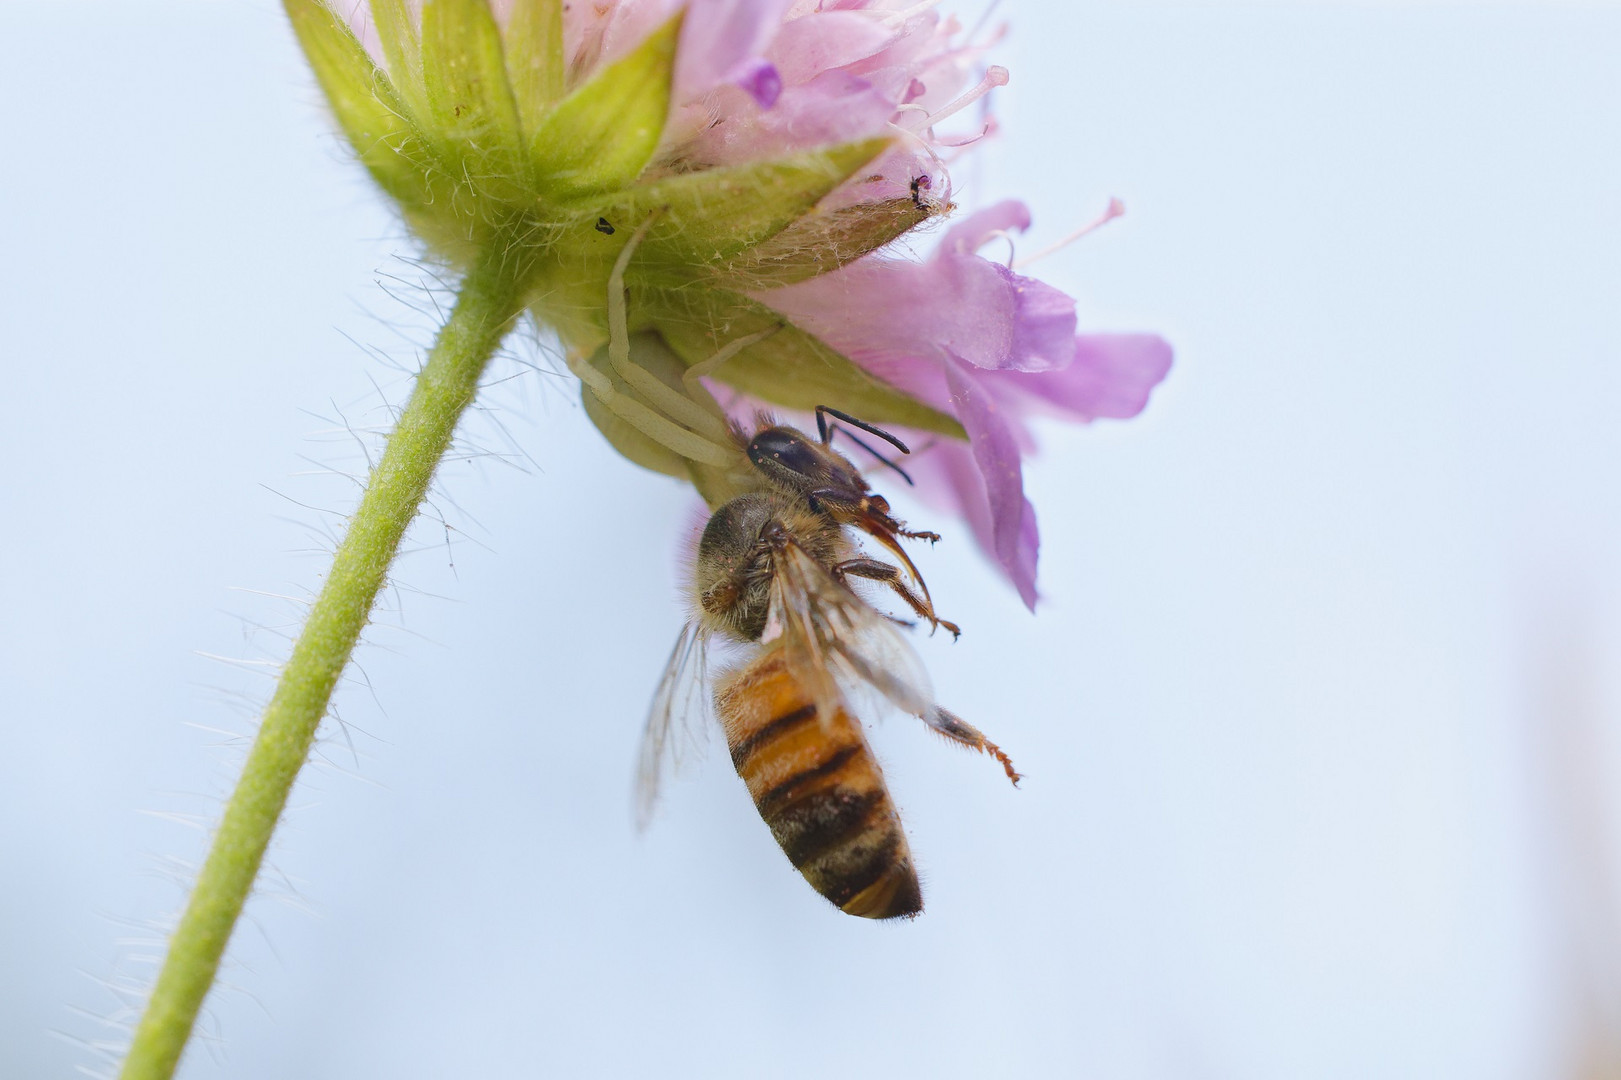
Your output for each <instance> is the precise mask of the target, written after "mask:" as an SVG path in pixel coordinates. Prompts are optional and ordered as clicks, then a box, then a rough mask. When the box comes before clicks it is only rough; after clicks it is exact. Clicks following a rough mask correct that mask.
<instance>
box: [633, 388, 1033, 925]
mask: <svg viewBox="0 0 1621 1080" xmlns="http://www.w3.org/2000/svg"><path fill="white" fill-rule="evenodd" d="M828 415H832V416H835V417H837V418H839V419H841V420H844V421H845V422H847V423H849V424H852V425H853V426H856V427H859V428H861V429H863V430H866V431H869V432H871V433H873V434H875V435H877V436H879V437H881V438H883V439H885V440H886V441H888V442H890V443H891V444H893V445H895V446H896V447H897V448H898V449H899V450H900V451H901V452H902V453H905V452H907V450H906V447H905V445H904V444H902V443H900V442H899V440H897V439H895V438H894V437H893V436H890V435H888V434H887V433H885V432H882V431H879V430H878V429H876V428H872V427H870V426H869V425H866V424H864V423H862V422H861V421H857V420H854V419H853V418H851V417H848V416H846V415H845V414H843V413H839V412H837V411H836V410H832V409H828V408H825V407H823V408H819V409H818V410H817V427H818V434H819V435H820V437H821V438H820V441H819V442H816V441H812V440H811V439H810V437H809V436H807V435H805V434H804V433H802V432H800V431H798V430H797V429H795V428H792V427H787V426H784V425H777V424H769V423H767V424H764V425H762V426H761V427H760V429H759V430H758V431H756V433H755V435H754V436H753V438H752V439H750V440H749V442H748V445H747V453H748V456H749V458H750V460H751V461H752V462H753V463H754V465H755V467H756V469H757V470H758V471H759V473H760V474H761V486H760V489H759V490H756V491H751V492H748V493H746V494H742V495H739V496H737V497H736V498H734V499H732V500H731V501H730V502H727V503H726V504H724V505H723V506H721V507H720V509H718V510H716V511H715V513H714V514H713V515H712V516H711V517H710V519H709V521H708V523H707V524H706V525H705V527H704V530H703V534H702V537H701V538H700V540H699V543H698V551H697V557H696V559H695V560H694V565H693V567H692V590H691V591H692V601H693V607H694V617H693V619H692V620H691V621H690V622H689V623H688V624H687V626H686V627H685V629H684V630H683V631H682V633H681V636H680V638H679V639H678V640H677V642H676V647H675V649H674V651H673V652H672V653H671V656H670V661H669V664H668V665H667V667H666V669H665V674H664V677H663V679H662V680H661V682H660V684H659V687H658V690H657V692H656V693H655V695H654V699H653V705H652V708H651V710H650V711H649V714H648V721H647V729H646V731H645V733H644V735H643V741H642V756H641V763H640V769H639V780H638V798H639V805H638V811H639V818H640V820H641V822H642V823H643V824H645V823H646V820H647V818H648V816H649V815H650V813H651V810H652V806H653V802H654V800H655V799H656V796H657V789H658V783H659V779H660V776H661V774H662V772H663V771H664V768H665V766H666V765H667V763H668V762H669V760H670V759H671V758H672V757H673V756H675V746H674V738H673V736H674V734H675V732H676V729H677V723H676V721H677V718H678V717H683V716H685V715H686V713H687V712H689V711H691V710H692V709H693V707H694V706H695V705H696V706H697V707H699V708H704V707H712V709H713V712H714V714H715V716H716V717H717V718H718V720H719V722H720V726H721V728H722V730H723V731H724V732H725V734H726V742H727V745H728V747H729V749H730V751H731V758H732V765H733V767H734V768H736V770H737V773H738V775H739V776H740V777H741V778H742V779H743V782H744V784H745V785H746V786H747V788H748V791H749V795H750V797H751V798H752V799H753V800H754V804H755V807H756V808H757V809H758V810H759V812H760V817H761V818H762V819H764V821H765V823H766V825H767V826H768V827H769V828H770V829H771V833H772V836H773V837H774V838H775V839H776V841H777V843H778V844H779V845H780V846H781V848H782V850H783V854H785V855H786V856H787V857H788V861H789V862H790V863H791V864H792V865H793V867H794V868H795V869H796V870H798V871H799V872H800V874H801V875H803V876H804V878H805V880H806V881H807V882H809V883H810V885H811V887H812V888H814V889H815V890H816V891H817V892H818V893H820V894H821V895H822V896H823V897H825V898H826V899H828V900H829V901H831V902H832V903H833V904H834V905H836V906H837V907H839V908H840V909H841V910H843V911H845V912H847V913H849V914H851V915H858V916H862V917H864V918H871V919H893V918H899V917H911V916H915V915H917V914H918V913H920V912H921V911H922V910H923V894H922V889H921V887H920V886H919V884H918V878H917V871H916V869H915V867H914V866H913V863H912V856H911V849H910V847H909V845H908V843H907V839H906V833H905V831H904V829H903V828H902V827H901V821H900V815H899V813H898V812H897V811H896V809H895V804H894V801H893V800H892V799H891V798H890V794H889V789H888V786H887V785H886V784H885V782H884V775H883V770H882V769H881V768H880V767H879V764H878V761H877V759H876V758H875V757H874V755H873V752H872V749H871V747H870V746H869V745H868V743H867V738H866V733H865V729H864V727H863V725H862V723H861V721H860V719H859V718H858V716H857V715H856V712H855V710H854V708H853V706H852V704H851V696H852V694H855V693H866V692H869V691H870V692H871V693H868V694H867V696H873V695H876V697H877V698H878V699H881V700H883V701H887V702H888V703H889V704H891V705H893V706H895V707H896V708H899V709H900V710H901V711H903V712H905V713H907V714H909V715H912V716H916V717H918V718H919V719H921V720H923V721H924V722H925V723H926V724H927V725H928V726H929V727H930V728H932V729H933V730H934V731H936V732H938V733H939V734H941V735H944V736H945V737H946V738H948V739H950V740H952V741H953V742H956V743H959V744H961V745H963V746H966V747H969V748H971V749H974V750H977V751H979V752H981V753H984V754H988V755H990V756H991V757H993V758H995V759H996V760H997V761H999V762H1001V764H1002V767H1003V769H1004V770H1005V771H1006V773H1007V775H1008V778H1009V779H1010V780H1012V781H1013V782H1014V783H1015V784H1017V783H1018V781H1019V778H1020V777H1019V774H1018V773H1017V772H1016V771H1014V768H1013V763H1012V762H1011V761H1010V760H1009V759H1008V756H1007V755H1006V754H1005V753H1003V752H1002V750H1001V748H1000V747H998V746H997V745H996V744H995V743H992V742H991V741H990V740H989V739H987V738H986V737H985V736H984V735H983V734H982V733H981V732H980V731H979V730H978V729H976V728H974V727H973V726H972V725H970V724H968V723H967V722H965V721H963V720H962V719H961V718H959V717H957V716H956V715H954V714H953V713H950V712H948V711H946V710H945V709H943V708H941V707H940V706H938V705H936V704H935V703H934V700H933V695H932V692H931V691H930V688H929V679H928V674H927V672H926V671H925V670H924V668H923V665H922V662H921V661H920V660H919V659H918V657H917V654H916V653H915V652H914V651H913V649H912V647H911V645H910V644H909V643H908V641H907V640H906V637H905V636H904V634H903V633H902V632H901V627H902V625H905V624H902V623H900V622H899V621H898V620H895V619H892V618H891V617H889V616H887V615H885V614H883V613H881V612H880V611H878V609H876V608H875V607H873V606H872V605H871V604H869V603H868V602H867V601H866V600H865V599H863V598H862V597H861V596H860V595H858V594H857V593H856V592H855V591H854V590H853V589H852V588H851V579H864V580H867V581H871V582H873V583H875V584H878V585H881V586H884V587H886V588H888V589H889V590H890V591H892V592H894V593H895V594H896V595H897V596H898V597H899V598H900V599H901V600H902V601H904V602H905V603H906V605H907V606H908V607H909V608H911V610H912V611H913V612H914V613H915V614H916V615H917V616H918V617H919V619H921V620H924V621H927V622H928V623H929V624H930V625H931V626H938V627H944V628H946V629H947V630H949V631H951V633H952V634H953V635H956V634H957V633H958V632H959V629H958V627H957V626H955V625H954V624H952V623H950V622H947V621H945V620H943V619H940V618H939V617H938V616H937V615H936V614H935V611H934V605H933V601H932V600H931V599H930V598H929V596H928V591H927V588H926V587H925V586H924V584H923V581H922V577H921V575H920V574H918V573H917V569H916V567H915V566H913V565H912V562H911V560H910V559H908V558H907V557H906V555H905V552H904V551H901V549H900V545H899V539H901V538H909V539H930V540H935V539H938V537H937V536H935V534H933V533H926V532H913V531H909V530H908V529H906V528H905V526H904V524H903V523H901V522H899V521H897V520H896V519H895V518H894V517H893V516H891V513H890V508H889V504H888V503H887V502H886V501H885V500H884V499H883V497H882V496H880V495H876V494H874V493H873V492H872V491H871V490H870V488H869V487H868V485H867V483H866V480H865V479H864V478H863V477H862V476H861V473H860V471H859V470H858V469H857V468H856V467H855V465H854V464H853V463H851V462H850V460H849V459H848V458H846V457H844V456H843V455H842V454H840V453H839V452H838V451H837V450H834V449H833V448H832V446H831V443H832V438H833V435H834V434H835V432H836V430H839V429H836V428H832V427H830V426H829V425H828V423H827V416H828ZM846 434H847V435H849V433H848V432H846ZM851 437H852V438H856V441H857V442H858V443H859V442H860V440H859V438H858V437H854V436H851ZM861 445H865V444H864V443H862V444H861ZM868 449H870V447H869V448H868ZM897 468H898V467H897ZM902 475H903V476H904V475H905V474H904V472H903V473H902ZM854 532H860V533H865V534H867V535H868V536H871V537H873V538H874V539H876V540H877V541H878V542H879V543H880V544H882V545H883V546H884V547H886V548H888V549H889V550H891V551H893V552H895V553H897V554H898V555H899V556H900V559H901V561H902V562H903V563H904V565H905V567H906V572H905V573H903V572H902V570H901V569H900V568H899V567H896V566H895V565H893V564H890V563H887V562H883V561H881V560H878V559H874V558H870V557H868V556H867V555H865V554H864V553H863V552H862V551H861V549H860V548H859V547H858V546H857V543H856V539H855V537H854V535H853V533H854ZM908 579H910V581H909V580H908ZM913 583H915V585H916V588H915V589H914V588H913ZM715 639H719V640H721V641H725V642H731V643H732V644H733V645H735V646H737V647H740V648H741V649H742V650H743V651H744V659H743V661H742V662H741V663H740V664H738V665H736V666H734V667H731V668H729V669H726V670H723V671H722V672H721V674H720V675H719V677H718V679H717V680H716V681H715V682H714V684H713V686H712V688H711V687H709V686H708V685H707V684H708V680H709V677H710V672H709V661H708V655H707V654H708V648H709V645H710V643H711V641H712V640H715ZM694 698H696V699H697V700H696V701H694Z"/></svg>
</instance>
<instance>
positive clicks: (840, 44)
mask: <svg viewBox="0 0 1621 1080" xmlns="http://www.w3.org/2000/svg"><path fill="white" fill-rule="evenodd" d="M896 32H897V31H896V30H895V29H894V28H891V27H886V26H885V25H884V23H883V22H881V21H880V20H878V19H874V18H872V17H871V16H869V15H865V14H862V13H861V12H857V11H821V12H812V13H811V14H809V15H805V16H803V17H802V18H798V19H789V20H788V21H787V22H785V23H783V24H782V29H780V30H778V31H777V36H776V38H775V39H773V41H772V42H771V49H770V53H769V55H770V57H771V59H772V61H773V62H774V63H775V64H776V65H777V67H778V68H779V69H780V70H781V71H782V77H783V81H784V82H787V83H788V84H790V85H793V84H795V83H802V82H809V81H810V80H811V79H813V78H815V77H816V76H817V75H819V74H821V73H822V72H824V71H831V70H832V69H834V68H842V67H847V66H848V65H850V64H854V63H856V62H857V61H859V60H865V59H866V58H867V57H869V56H872V55H873V54H874V53H876V52H878V51H879V50H880V49H882V48H883V47H884V46H885V45H888V44H889V43H890V42H891V41H892V40H894V38H895V35H896Z"/></svg>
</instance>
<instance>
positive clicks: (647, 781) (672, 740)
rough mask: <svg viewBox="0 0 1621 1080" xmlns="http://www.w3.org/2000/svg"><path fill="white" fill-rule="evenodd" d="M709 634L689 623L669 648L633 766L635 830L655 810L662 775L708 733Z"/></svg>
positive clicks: (644, 823) (649, 818) (648, 820)
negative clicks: (671, 647)
mask: <svg viewBox="0 0 1621 1080" xmlns="http://www.w3.org/2000/svg"><path fill="white" fill-rule="evenodd" d="M708 652H709V635H708V634H707V633H706V632H705V631H704V630H703V629H702V628H701V627H699V625H698V623H697V622H695V621H694V622H689V623H688V624H687V625H686V626H685V627H683V628H682V630H681V636H680V637H679V638H677V639H676V642H675V648H673V649H671V650H670V660H669V663H667V664H665V666H664V675H663V677H661V678H660V679H659V685H658V689H657V690H655V691H654V692H653V703H652V705H651V706H650V707H649V708H648V710H647V726H646V727H645V728H643V730H642V746H641V751H640V753H639V754H638V756H637V762H636V792H635V795H636V828H637V829H638V830H642V829H646V828H647V826H648V824H649V823H650V822H651V821H652V820H653V811H654V810H655V809H656V808H657V805H658V797H659V786H660V784H661V782H662V781H663V778H664V776H665V774H666V773H669V772H671V771H672V770H673V769H676V768H679V767H680V765H681V763H682V762H683V760H685V759H686V757H687V756H688V753H689V752H690V751H692V750H693V749H695V748H696V747H697V746H698V744H700V743H701V742H702V740H703V738H704V736H705V734H706V732H707V730H708V719H709V685H708V683H709V679H708V669H709V663H708Z"/></svg>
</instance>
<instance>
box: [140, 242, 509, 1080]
mask: <svg viewBox="0 0 1621 1080" xmlns="http://www.w3.org/2000/svg"><path fill="white" fill-rule="evenodd" d="M521 276H522V275H521V272H520V270H519V268H518V267H517V266H516V265H514V264H513V262H512V261H511V260H508V259H504V258H501V257H499V256H498V257H495V258H491V259H488V260H486V261H484V262H482V263H480V264H478V265H476V266H475V267H474V268H473V269H472V270H471V271H469V272H468V274H467V277H466V278H465V279H464V280H463V281H462V285H461V292H460V295H459V296H458V297H457V300H456V306H455V309H454V310H453V311H452V312H451V314H450V318H449V319H448V320H447V321H446V323H445V325H444V326H443V327H442V328H441V329H440V331H439V337H438V339H437V340H436V341H435V342H434V346H433V351H432V352H430V353H429V354H428V362H427V364H426V365H425V366H424V367H423V369H422V372H421V374H419V375H418V376H417V381H416V385H415V387H414V388H413V389H412V391H411V398H410V400H409V401H408V402H407V403H406V406H405V411H404V412H403V413H401V414H400V419H399V423H398V424H397V425H396V426H395V428H394V432H393V434H391V435H390V436H389V437H388V444H387V445H386V446H385V447H384V450H383V458H382V461H381V462H380V463H379V464H378V466H377V468H376V469H374V470H373V471H372V474H371V477H370V479H369V480H368V481H367V484H366V491H365V494H364V495H362V496H361V500H360V508H359V509H358V510H356V511H355V514H354V517H352V518H351V519H350V521H349V528H348V532H347V534H346V535H345V536H344V538H343V543H342V544H341V545H340V546H339V547H338V552H337V555H336V557H335V558H334V559H333V560H332V571H331V573H330V574H329V575H328V576H327V579H326V584H325V585H324V586H323V587H322V589H321V594H320V596H319V597H318V598H317V599H316V601H315V606H314V607H312V608H311V609H310V613H309V619H308V621H306V622H305V624H304V630H303V632H302V633H301V634H300V635H299V637H298V642H297V644H295V645H294V646H293V655H292V657H291V658H290V659H289V660H288V661H287V665H286V667H284V668H283V669H282V672H281V679H280V681H278V682H277V684H276V692H275V694H274V695H273V696H272V697H271V699H270V704H269V706H268V707H267V708H266V709H265V713H264V718H263V720H262V721H261V723H260V725H259V734H258V736H257V737H256V738H255V739H254V740H253V748H252V749H251V750H250V751H249V752H248V759H247V762H246V763H245V764H244V765H243V768H242V777H241V779H240V780H238V781H237V785H236V790H235V791H234V792H233V793H232V794H231V799H230V801H229V802H228V803H227V804H226V806H225V817H224V819H223V820H222V821H221V822H220V826H219V830H218V831H217V832H216V833H215V834H214V839H213V845H212V847H211V848H210V849H209V852H208V858H207V860H206V861H205V862H204V863H203V869H202V872H201V873H200V874H199V875H198V877H197V884H196V885H195V886H194V887H193V889H192V892H191V898H190V900H189V901H188V902H187V904H186V910H185V914H184V915H182V916H181V918H180V924H179V926H178V927H177V928H176V929H175V932H174V936H173V937H171V938H170V939H169V953H168V956H167V957H166V958H165V959H164V961H163V969H162V971H160V972H159V973H158V980H157V983H156V984H155V985H154V986H153V988H152V996H151V998H150V999H149V1000H148V1001H147V1004H146V1012H145V1014H144V1015H142V1017H141V1023H140V1026H139V1027H138V1028H136V1031H135V1038H134V1041H133V1042H132V1043H131V1045H130V1050H129V1054H128V1056H127V1057H126V1058H125V1059H124V1066H123V1071H122V1072H121V1073H120V1076H121V1077H122V1080H169V1077H171V1076H173V1074H174V1070H175V1066H176V1065H177V1064H178V1062H179V1060H180V1054H181V1051H182V1050H184V1049H185V1046H186V1042H187V1040H188V1039H189V1038H190V1037H191V1030H192V1026H193V1024H194V1023H195V1021H196V1019H197V1012H198V1010H199V1009H200V1008H201V1007H202V1003H203V998H204V997H205V996H207V994H208V989H209V987H210V986H211V985H212V984H213V982H214V976H215V973H216V972H217V971H218V969H219V963H220V956H221V955H222V954H223V953H224V951H225V946H226V943H227V942H228V941H229V940H230V938H231V931H232V929H233V928H234V927H235V925H236V920H237V917H238V916H239V915H240V914H241V913H242V905H243V903H244V902H245V901H246V900H247V897H248V891H249V890H250V889H251V888H252V887H253V881H254V878H255V877H256V876H257V875H258V873H259V864H260V862H261V861H263V859H264V853H265V847H266V846H267V845H268V844H269V843H270V836H271V833H272V832H273V831H274V830H275V828H276V821H277V819H278V818H280V817H281V812H282V808H283V807H285V806H286V805H287V796H288V793H289V792H290V791H291V790H292V787H293V781H294V780H296V779H297V777H298V771H299V769H300V768H301V767H302V766H303V764H304V759H305V758H306V757H307V756H308V755H309V750H310V744H311V743H312V742H313V741H314V739H315V731H316V728H317V727H318V726H319V725H320V723H321V719H322V717H324V716H325V715H326V710H327V704H328V702H329V701H330V700H331V698H332V689H333V687H334V686H335V685H336V683H337V681H338V677H339V676H340V675H342V674H343V669H344V668H345V667H346V666H347V665H348V663H349V656H350V654H351V653H352V652H353V651H354V648H355V643H356V641H357V640H358V639H359V637H360V632H361V630H363V629H364V628H365V626H366V623H367V621H368V619H369V618H370V616H371V609H372V604H373V603H374V602H375V601H376V599H377V593H378V592H379V591H380V590H381V589H382V586H383V582H384V580H385V579H386V577H387V574H388V567H389V564H390V563H391V562H392V561H393V559H394V555H395V553H396V552H397V551H398V550H399V545H400V539H401V538H402V537H403V536H404V535H405V530H406V527H407V526H409V525H410V524H411V520H412V519H413V518H414V517H415V516H416V512H417V507H418V506H419V505H420V504H421V502H422V499H423V496H424V495H426V494H427V491H428V484H429V482H430V481H431V480H432V479H433V474H434V470H435V469H436V468H437V467H438V465H439V462H440V459H441V458H443V457H444V454H445V451H446V449H447V448H448V447H449V446H450V439H451V436H452V434H454V432H455V430H456V423H457V421H458V420H459V419H460V418H461V415H462V413H463V411H465V410H466V408H467V406H468V405H470V404H472V402H473V397H474V395H475V394H476V393H477V390H478V381H479V377H480V375H481V374H482V373H483V371H484V367H485V365H486V363H487V362H488V361H489V359H490V357H491V356H492V355H493V354H494V353H495V350H496V349H497V348H498V347H499V346H500V344H501V339H502V338H503V337H505V335H506V332H507V330H508V329H509V328H510V327H511V325H512V322H513V320H514V319H515V318H516V316H517V313H518V311H519V306H520V300H521V292H522V288H521V286H522V281H521Z"/></svg>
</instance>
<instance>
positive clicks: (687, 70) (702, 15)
mask: <svg viewBox="0 0 1621 1080" xmlns="http://www.w3.org/2000/svg"><path fill="white" fill-rule="evenodd" d="M791 3H792V0H689V2H688V4H687V17H686V21H685V22H684V23H683V24H682V26H681V45H680V51H679V52H678V53H677V54H676V69H675V100H676V101H678V102H685V101H691V100H693V99H694V98H697V97H701V96H702V95H703V94H705V93H708V92H709V91H710V90H712V89H714V88H715V87H716V86H719V85H721V84H722V83H727V82H732V81H735V80H736V79H737V78H738V77H739V76H740V75H743V74H744V73H745V69H746V66H747V65H748V64H749V62H750V61H752V60H756V59H759V58H760V57H761V56H762V55H763V54H764V53H765V50H766V46H767V45H768V44H770V42H771V37H772V35H773V34H775V33H776V30H777V26H778V24H779V23H780V22H781V21H782V17H783V15H784V14H786V13H787V11H788V7H789V5H790V4H791Z"/></svg>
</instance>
